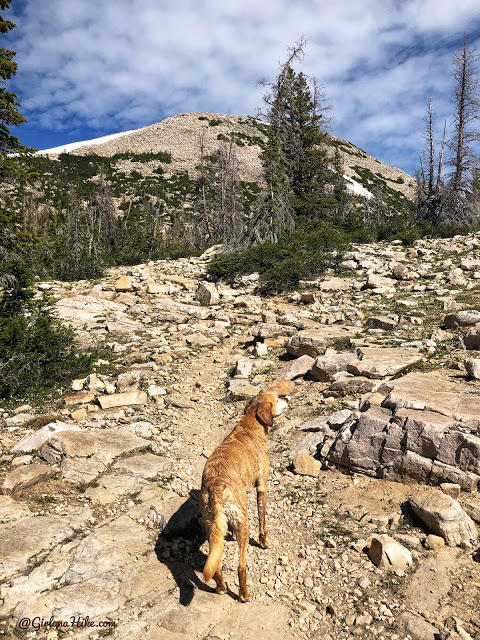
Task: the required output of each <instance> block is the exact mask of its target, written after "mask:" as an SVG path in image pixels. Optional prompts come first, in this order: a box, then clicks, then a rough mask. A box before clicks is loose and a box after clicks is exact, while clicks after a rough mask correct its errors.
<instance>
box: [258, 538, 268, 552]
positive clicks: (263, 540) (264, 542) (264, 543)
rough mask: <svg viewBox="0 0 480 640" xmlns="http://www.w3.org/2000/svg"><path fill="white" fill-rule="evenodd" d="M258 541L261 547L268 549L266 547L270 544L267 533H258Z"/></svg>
mask: <svg viewBox="0 0 480 640" xmlns="http://www.w3.org/2000/svg"><path fill="white" fill-rule="evenodd" d="M258 543H259V545H260V546H261V547H262V549H268V547H269V546H270V545H269V543H268V536H267V535H260V536H259V538H258Z"/></svg>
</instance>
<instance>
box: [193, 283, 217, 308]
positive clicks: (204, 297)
mask: <svg viewBox="0 0 480 640" xmlns="http://www.w3.org/2000/svg"><path fill="white" fill-rule="evenodd" d="M195 300H198V301H199V302H200V304H203V305H211V304H218V303H219V301H220V296H219V294H218V290H217V287H216V286H215V284H214V283H213V282H205V281H202V282H200V284H199V285H198V287H197V290H196V291H195Z"/></svg>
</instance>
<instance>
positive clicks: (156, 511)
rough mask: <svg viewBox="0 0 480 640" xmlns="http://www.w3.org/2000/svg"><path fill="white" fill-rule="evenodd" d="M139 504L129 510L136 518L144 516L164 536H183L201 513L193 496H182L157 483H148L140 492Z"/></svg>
mask: <svg viewBox="0 0 480 640" xmlns="http://www.w3.org/2000/svg"><path fill="white" fill-rule="evenodd" d="M138 501H139V504H137V505H135V506H134V507H132V508H131V509H129V511H128V515H129V516H130V517H131V518H133V519H134V520H138V519H139V518H144V519H145V521H146V522H148V521H149V522H150V523H151V526H153V527H155V528H157V529H160V532H162V533H163V535H164V536H181V535H183V534H184V533H185V531H186V530H187V529H188V528H189V527H190V526H191V525H192V523H194V522H195V521H196V520H197V519H198V516H199V515H200V512H199V508H198V504H197V502H196V501H195V500H193V499H192V498H182V497H180V496H178V495H177V494H176V493H173V492H172V491H166V490H165V489H162V488H160V487H157V486H156V485H155V484H150V485H147V486H146V487H145V488H144V489H143V490H142V491H141V492H140V493H139V494H138Z"/></svg>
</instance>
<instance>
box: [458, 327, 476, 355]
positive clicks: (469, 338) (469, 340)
mask: <svg viewBox="0 0 480 640" xmlns="http://www.w3.org/2000/svg"><path fill="white" fill-rule="evenodd" d="M462 342H463V346H464V347H465V349H469V350H473V351H480V324H477V325H475V326H474V327H472V328H471V329H470V330H469V331H467V333H466V334H465V335H464V336H463V338H462Z"/></svg>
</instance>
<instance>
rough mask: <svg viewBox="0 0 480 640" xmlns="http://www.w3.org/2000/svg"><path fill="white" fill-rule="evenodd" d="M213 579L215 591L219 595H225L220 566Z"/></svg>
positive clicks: (225, 587)
mask: <svg viewBox="0 0 480 640" xmlns="http://www.w3.org/2000/svg"><path fill="white" fill-rule="evenodd" d="M213 579H214V580H215V582H216V583H217V588H216V589H215V591H216V592H217V593H219V594H220V595H223V594H225V593H227V585H226V584H225V580H224V579H223V573H222V566H221V565H220V566H219V567H218V569H217V570H216V571H215V573H214V574H213Z"/></svg>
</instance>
